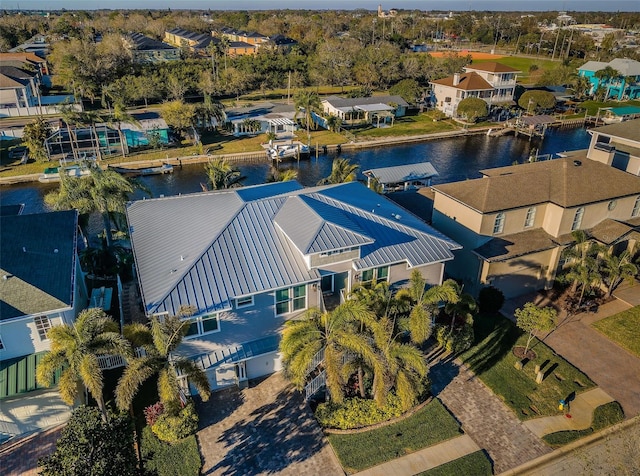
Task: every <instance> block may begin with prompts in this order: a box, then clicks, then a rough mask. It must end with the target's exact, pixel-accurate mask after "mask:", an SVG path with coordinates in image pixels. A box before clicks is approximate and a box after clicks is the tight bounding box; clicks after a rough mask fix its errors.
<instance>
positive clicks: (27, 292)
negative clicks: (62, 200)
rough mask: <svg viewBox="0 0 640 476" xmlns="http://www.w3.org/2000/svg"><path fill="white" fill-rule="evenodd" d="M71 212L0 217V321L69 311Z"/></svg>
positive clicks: (74, 217)
mask: <svg viewBox="0 0 640 476" xmlns="http://www.w3.org/2000/svg"><path fill="white" fill-rule="evenodd" d="M77 223H78V214H77V212H76V211H75V210H71V211H62V212H51V213H38V214H34V215H12V216H2V217H0V242H1V243H2V246H1V247H0V263H1V264H0V275H1V276H2V277H1V278H0V319H2V320H6V319H12V318H15V317H20V316H24V315H31V314H37V313H44V312H50V311H55V310H58V309H65V308H69V307H72V306H73V291H74V289H73V284H74V272H75V264H76V263H75V251H76V229H77Z"/></svg>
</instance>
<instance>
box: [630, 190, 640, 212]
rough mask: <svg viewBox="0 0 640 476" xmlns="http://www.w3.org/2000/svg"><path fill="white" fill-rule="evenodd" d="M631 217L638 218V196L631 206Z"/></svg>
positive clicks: (639, 197) (639, 198)
mask: <svg viewBox="0 0 640 476" xmlns="http://www.w3.org/2000/svg"><path fill="white" fill-rule="evenodd" d="M631 216H632V217H637V216H640V195H639V196H638V198H636V203H634V204H633V210H631Z"/></svg>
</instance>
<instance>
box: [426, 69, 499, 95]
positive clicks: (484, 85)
mask: <svg viewBox="0 0 640 476" xmlns="http://www.w3.org/2000/svg"><path fill="white" fill-rule="evenodd" d="M453 82H454V76H448V77H446V78H442V79H436V80H434V81H429V83H430V84H440V85H442V86H448V87H450V88H456V89H461V90H463V91H487V90H491V91H493V86H491V85H490V84H489V83H488V82H487V81H486V80H485V79H484V78H483V77H482V76H480V75H479V74H478V73H474V72H473V71H472V72H471V73H464V74H461V75H460V79H459V82H458V84H456V85H454V84H453Z"/></svg>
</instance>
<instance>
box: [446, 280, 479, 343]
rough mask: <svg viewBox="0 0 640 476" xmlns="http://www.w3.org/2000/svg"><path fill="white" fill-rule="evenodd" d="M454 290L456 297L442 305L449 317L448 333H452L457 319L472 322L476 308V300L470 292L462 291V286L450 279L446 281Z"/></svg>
mask: <svg viewBox="0 0 640 476" xmlns="http://www.w3.org/2000/svg"><path fill="white" fill-rule="evenodd" d="M446 282H447V283H449V286H450V287H451V288H452V289H453V290H454V292H455V294H456V297H455V298H454V299H452V300H450V301H449V302H447V303H446V304H445V306H444V312H445V313H446V314H447V315H448V316H449V317H450V318H451V327H450V330H449V334H452V333H453V330H454V328H455V325H456V322H457V321H462V322H463V323H464V322H470V320H471V322H473V321H472V319H473V314H474V313H475V311H476V309H477V308H478V304H477V303H476V300H475V299H474V298H473V296H472V295H471V294H468V293H465V292H462V289H463V287H462V286H461V285H460V284H458V283H457V282H455V281H454V280H452V279H449V280H447V281H446Z"/></svg>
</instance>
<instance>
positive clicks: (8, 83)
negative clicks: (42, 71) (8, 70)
mask: <svg viewBox="0 0 640 476" xmlns="http://www.w3.org/2000/svg"><path fill="white" fill-rule="evenodd" d="M24 86H25V85H24V83H23V82H21V81H19V80H16V79H14V78H11V77H9V76H7V75H6V74H2V73H0V89H13V88H23V87H24Z"/></svg>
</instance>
